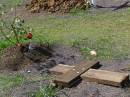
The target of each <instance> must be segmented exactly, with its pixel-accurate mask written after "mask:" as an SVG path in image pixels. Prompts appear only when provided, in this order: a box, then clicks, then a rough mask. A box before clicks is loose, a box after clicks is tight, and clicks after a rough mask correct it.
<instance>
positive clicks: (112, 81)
mask: <svg viewBox="0 0 130 97" xmlns="http://www.w3.org/2000/svg"><path fill="white" fill-rule="evenodd" d="M81 77H82V79H83V80H87V81H91V82H97V83H100V84H106V85H111V86H122V85H123V84H124V83H125V82H126V81H128V80H129V75H128V74H127V73H119V72H111V71H107V70H96V69H89V70H88V71H87V72H85V73H84V74H82V75H81Z"/></svg>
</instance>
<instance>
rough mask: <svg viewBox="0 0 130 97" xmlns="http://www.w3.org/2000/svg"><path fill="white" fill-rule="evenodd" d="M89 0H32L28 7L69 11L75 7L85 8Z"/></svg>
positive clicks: (38, 10)
mask: <svg viewBox="0 0 130 97" xmlns="http://www.w3.org/2000/svg"><path fill="white" fill-rule="evenodd" d="M86 7H87V0H32V1H31V3H30V4H27V5H26V8H27V9H28V10H29V11H30V12H32V13H35V12H40V11H41V10H45V11H48V12H57V11H58V12H63V13H65V12H69V11H70V10H71V9H73V8H76V9H77V8H78V9H85V8H86Z"/></svg>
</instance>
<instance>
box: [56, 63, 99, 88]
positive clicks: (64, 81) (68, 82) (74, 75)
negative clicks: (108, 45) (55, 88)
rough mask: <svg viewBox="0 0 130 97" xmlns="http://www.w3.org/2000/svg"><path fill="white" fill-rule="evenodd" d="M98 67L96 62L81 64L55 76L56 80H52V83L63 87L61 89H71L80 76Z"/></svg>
mask: <svg viewBox="0 0 130 97" xmlns="http://www.w3.org/2000/svg"><path fill="white" fill-rule="evenodd" d="M95 65H99V62H98V61H87V62H84V63H82V64H79V65H76V66H75V67H73V68H72V69H70V70H69V71H68V72H66V73H64V74H62V75H59V76H57V78H56V79H55V80H54V83H56V84H57V85H60V86H63V87H71V86H72V85H74V83H75V82H76V81H78V79H80V75H81V74H83V73H84V72H86V71H87V70H88V69H89V68H91V67H93V66H95Z"/></svg>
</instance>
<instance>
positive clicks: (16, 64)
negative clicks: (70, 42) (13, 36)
mask: <svg viewBox="0 0 130 97" xmlns="http://www.w3.org/2000/svg"><path fill="white" fill-rule="evenodd" d="M83 59H84V58H83V56H82V55H81V54H80V53H79V51H78V50H77V49H75V48H72V47H69V46H64V45H53V46H51V47H50V46H47V45H41V44H34V43H30V44H26V45H23V46H22V47H17V46H12V47H9V48H6V49H5V50H4V51H3V54H2V56H1V58H0V70H11V71H12V70H13V71H17V70H21V69H24V68H25V67H26V68H27V66H29V65H32V64H34V63H35V65H34V66H35V68H36V69H37V70H38V71H43V72H46V71H48V69H49V68H51V67H53V66H55V65H56V64H69V65H71V64H78V63H80V62H81V61H82V60H83Z"/></svg>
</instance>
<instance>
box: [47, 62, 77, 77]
mask: <svg viewBox="0 0 130 97" xmlns="http://www.w3.org/2000/svg"><path fill="white" fill-rule="evenodd" d="M72 68H74V66H69V65H64V64H58V65H57V66H55V67H53V68H51V69H50V70H49V72H50V73H51V74H54V75H60V74H64V73H66V72H68V71H69V70H70V69H72Z"/></svg>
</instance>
